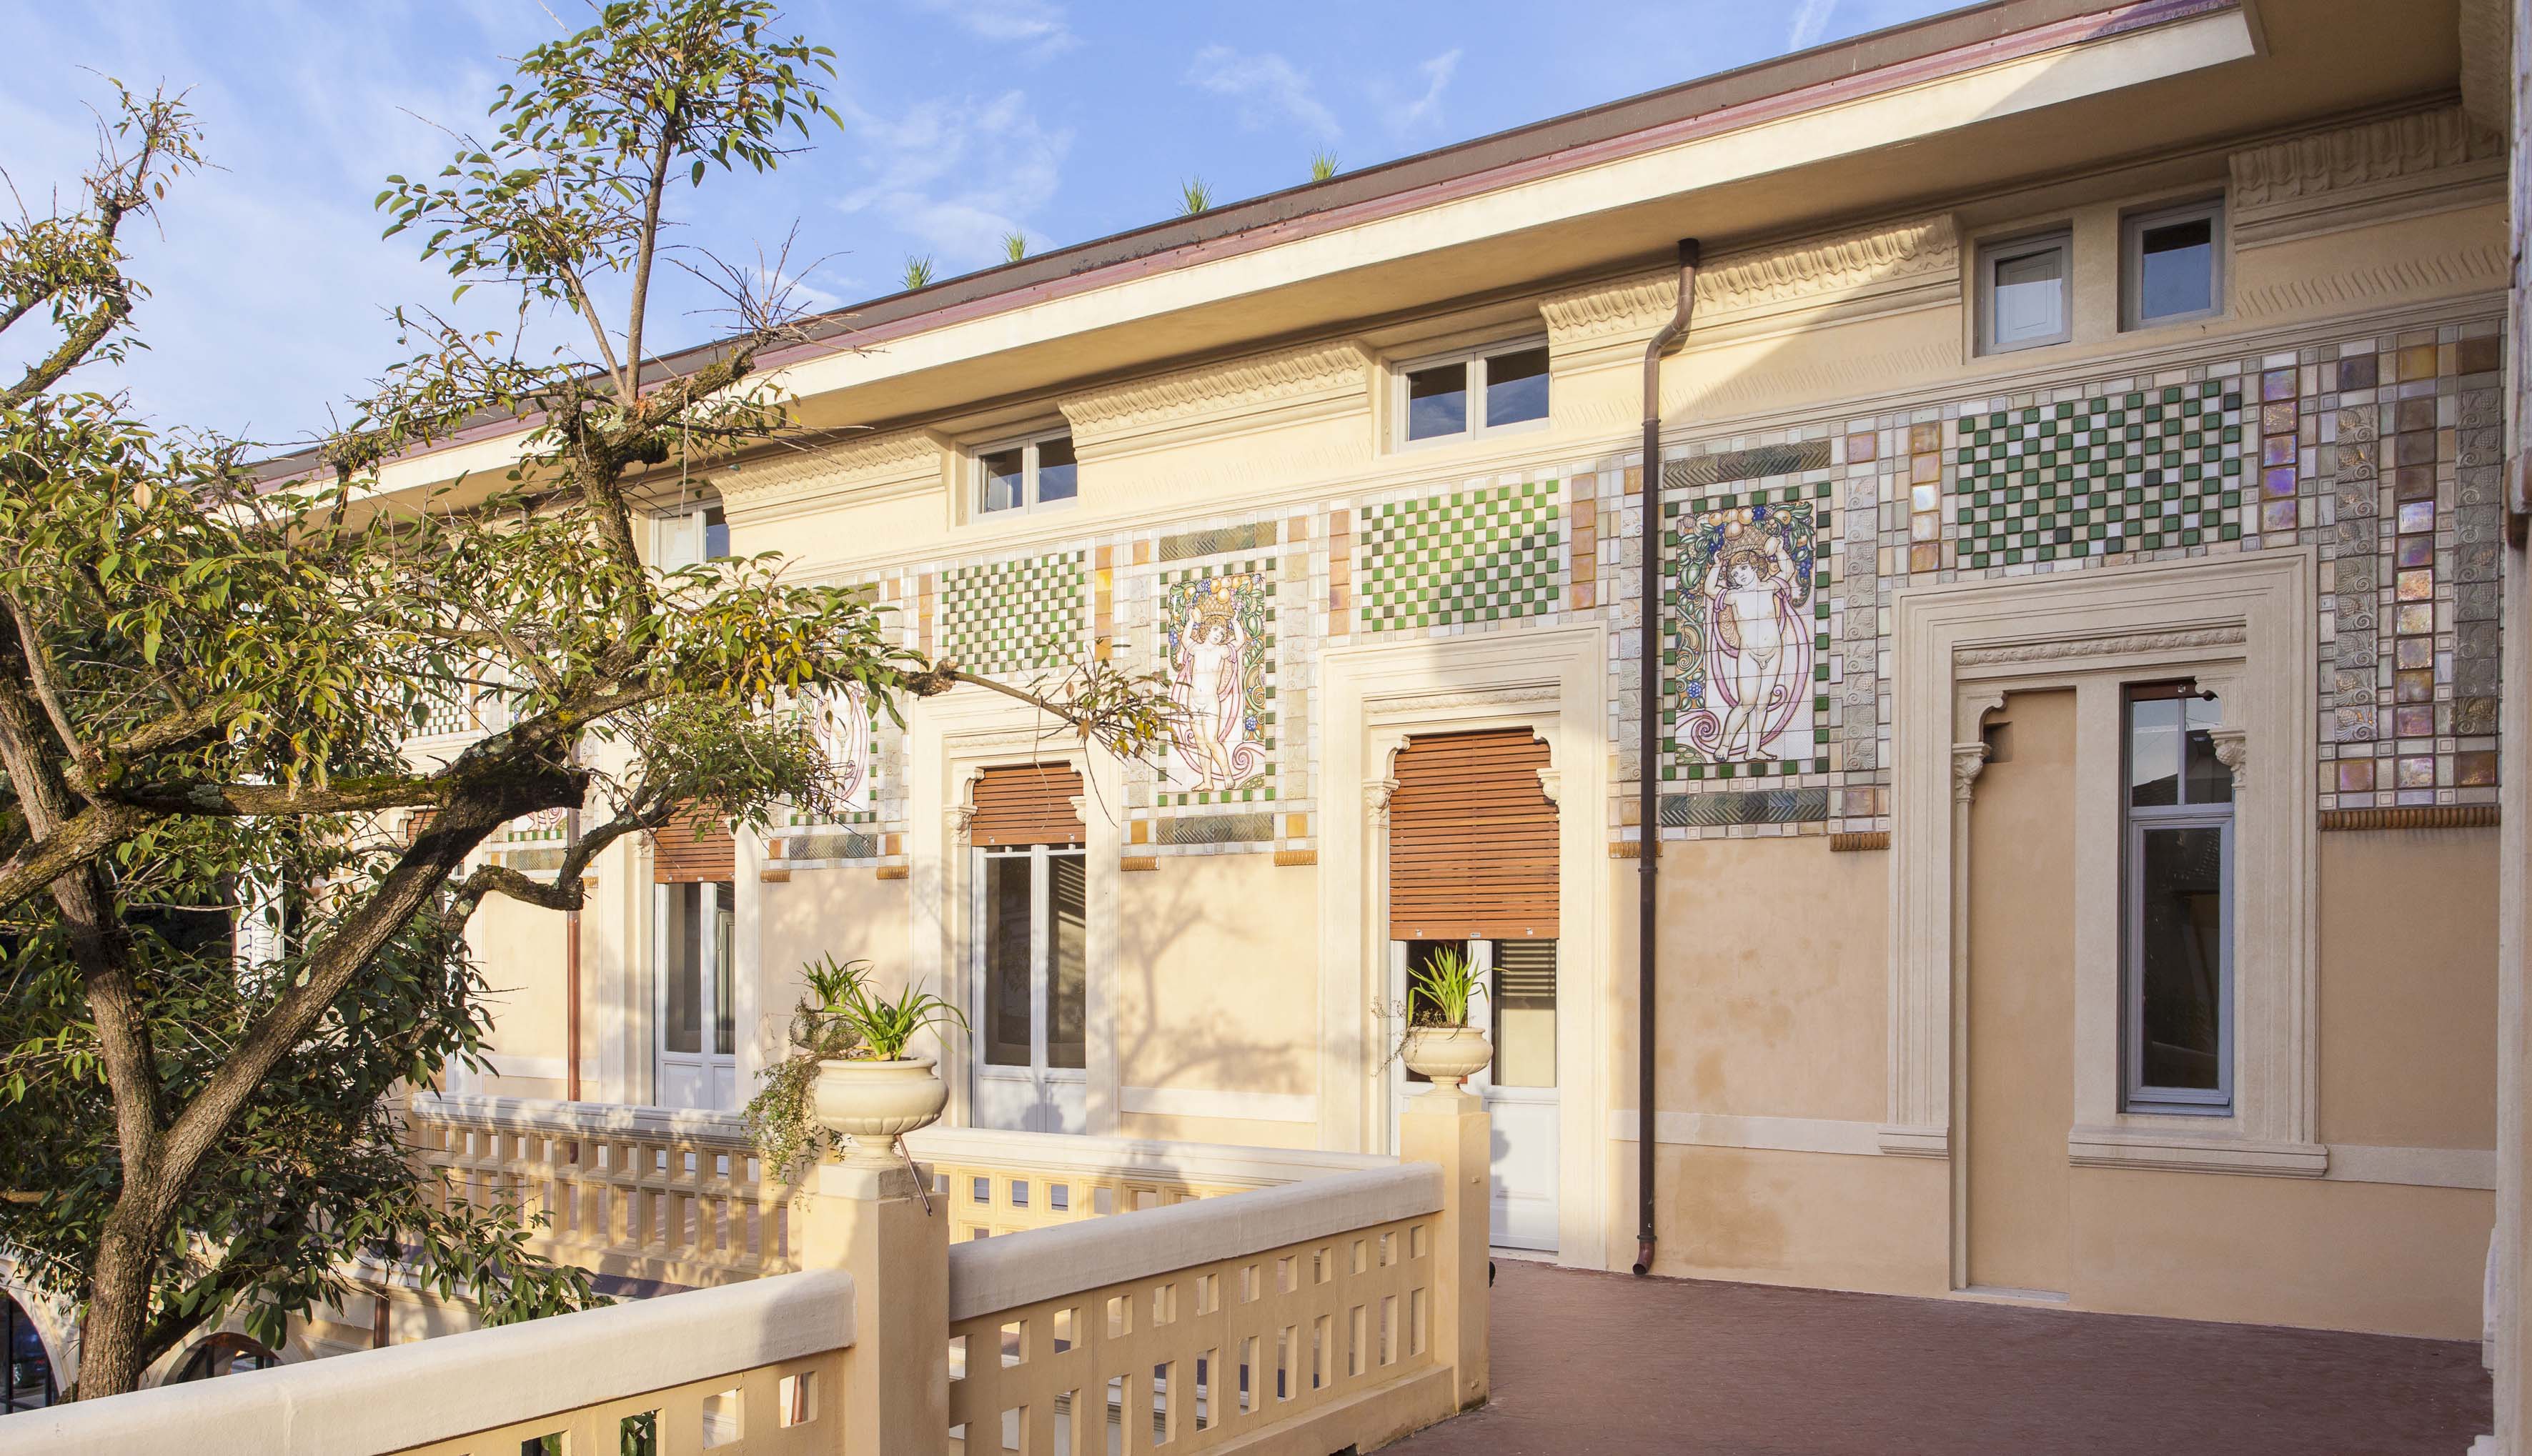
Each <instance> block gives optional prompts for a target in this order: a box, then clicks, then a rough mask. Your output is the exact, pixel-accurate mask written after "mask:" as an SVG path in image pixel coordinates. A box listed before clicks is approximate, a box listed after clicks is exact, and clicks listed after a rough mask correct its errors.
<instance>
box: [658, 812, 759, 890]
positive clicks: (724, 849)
mask: <svg viewBox="0 0 2532 1456" xmlns="http://www.w3.org/2000/svg"><path fill="white" fill-rule="evenodd" d="M698 827H700V828H701V830H702V837H700V838H698V837H696V830H697V828H698ZM737 872H738V846H737V844H736V842H735V841H733V840H732V839H731V838H730V837H729V821H728V820H727V819H724V818H722V817H720V816H719V814H716V813H713V812H710V811H707V810H697V811H696V812H694V813H692V814H687V813H679V814H678V815H677V816H676V817H675V818H673V819H670V820H669V821H668V823H667V827H665V828H662V829H654V830H652V831H651V878H652V880H653V881H655V882H656V883H659V884H663V885H673V884H693V883H699V882H702V881H705V880H716V881H717V880H726V879H730V878H732V877H734V876H735V875H736V874H737Z"/></svg>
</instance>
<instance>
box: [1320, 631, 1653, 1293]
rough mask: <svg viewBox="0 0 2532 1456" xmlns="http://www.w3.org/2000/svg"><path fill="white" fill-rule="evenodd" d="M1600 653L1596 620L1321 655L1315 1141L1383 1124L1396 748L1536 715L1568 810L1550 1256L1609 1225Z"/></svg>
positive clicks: (1552, 780) (1552, 788)
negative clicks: (1380, 1004) (1381, 1009)
mask: <svg viewBox="0 0 2532 1456" xmlns="http://www.w3.org/2000/svg"><path fill="white" fill-rule="evenodd" d="M1608 652H1609V634H1608V631H1607V629H1606V628H1605V627H1604V626H1603V625H1602V624H1600V623H1597V622H1589V623H1582V624H1577V625H1574V626H1568V627H1547V628H1531V629H1525V630H1523V631H1518V632H1504V633H1487V634H1482V635H1472V636H1467V637H1455V638H1417V639H1412V640H1405V641H1398V642H1388V643H1376V644H1363V645H1355V646H1343V647H1336V646H1332V647H1329V648H1327V649H1326V650H1325V651H1324V652H1322V653H1321V655H1320V659H1319V661H1320V685H1319V693H1320V703H1319V709H1320V714H1321V722H1322V724H1323V737H1322V739H1321V747H1320V769H1319V772H1320V782H1319V785H1318V787H1319V789H1320V794H1319V803H1320V805H1321V813H1322V814H1323V815H1324V826H1323V836H1324V837H1323V838H1322V840H1321V842H1320V849H1319V867H1318V868H1319V1038H1318V1040H1319V1044H1318V1048H1317V1055H1318V1125H1319V1140H1318V1141H1319V1147H1320V1148H1325V1149H1328V1150H1331V1151H1349V1152H1352V1151H1370V1150H1376V1149H1377V1148H1379V1147H1380V1145H1381V1144H1382V1143H1383V1142H1384V1141H1385V1139H1386V1137H1387V1124H1388V1118H1387V1115H1386V1106H1385V1099H1386V1096H1387V1091H1386V1087H1387V1084H1386V1082H1385V1081H1384V1080H1383V1078H1382V1077H1381V1076H1380V1074H1379V1069H1380V1064H1381V1061H1382V1053H1383V1051H1384V1050H1385V1048H1384V1047H1382V1046H1381V1044H1380V1036H1381V1031H1382V1026H1383V1024H1382V1023H1381V1022H1380V1021H1379V1020H1377V1019H1376V1018H1375V1016H1374V1014H1373V1010H1372V1008H1373V1006H1374V1003H1375V1002H1376V1001H1378V1000H1379V999H1381V998H1382V996H1383V995H1384V993H1385V992H1386V990H1387V986H1388V975H1389V936H1388V929H1387V916H1386V909H1387V904H1388V886H1389V875H1388V807H1389V796H1390V793H1391V791H1393V790H1394V789H1395V788H1396V787H1397V781H1396V780H1395V779H1394V778H1393V777H1392V776H1391V766H1392V764H1393V763H1394V761H1395V759H1396V756H1397V753H1398V751H1399V750H1400V749H1402V748H1404V747H1405V746H1406V744H1407V739H1408V737H1409V736H1410V734H1421V733H1450V732H1465V731H1469V730H1475V729H1484V728H1527V729H1529V730H1530V731H1532V732H1533V733H1535V734H1536V735H1537V736H1538V737H1539V738H1541V739H1542V740H1544V741H1545V742H1546V744H1547V746H1548V765H1549V766H1548V768H1547V770H1545V771H1544V772H1543V773H1542V774H1541V780H1542V783H1541V787H1542V789H1544V791H1545V792H1546V794H1547V796H1548V798H1549V800H1550V801H1551V802H1553V803H1555V804H1556V805H1557V806H1558V809H1559V812H1558V818H1557V830H1558V858H1557V901H1558V915H1559V918H1560V920H1561V922H1562V924H1561V928H1560V931H1559V934H1558V937H1557V958H1558V967H1557V1028H1556V1053H1557V1066H1558V1078H1557V1081H1558V1083H1559V1088H1558V1092H1559V1107H1558V1119H1557V1121H1558V1127H1557V1143H1558V1180H1557V1182H1558V1187H1557V1207H1558V1211H1557V1223H1558V1233H1559V1249H1558V1254H1557V1258H1558V1260H1559V1261H1560V1262H1564V1263H1573V1264H1583V1265H1587V1266H1590V1267H1599V1266H1601V1265H1602V1264H1603V1263H1604V1262H1605V1247H1606V1244H1607V1239H1608V1233H1607V1230H1606V1229H1605V1228H1604V1227H1603V1226H1602V1225H1603V1218H1602V1210H1603V1207H1604V1204H1605V1200H1606V1185H1607V1182H1608V1159H1609V1149H1608V1140H1607V1138H1606V1137H1605V1136H1604V1129H1605V1127H1606V1125H1607V1121H1608V1098H1609V1088H1608V1086H1607V1077H1608V1062H1609V1058H1608V1056H1607V1055H1606V1050H1607V1048H1606V1047H1605V1046H1604V1045H1603V1039H1604V1036H1605V1033H1604V1018H1605V1015H1606V1008H1607V1004H1608V1003H1609V1000H1610V997H1611V995H1612V993H1613V983H1612V981H1611V978H1610V965H1611V955H1610V948H1609V935H1610V928H1609V926H1610V919H1609V916H1608V913H1607V907H1608V901H1609V860H1608V854H1607V851H1606V849H1605V841H1606V839H1607V837H1608V832H1609V831H1608V826H1607V824H1606V823H1605V822H1604V819H1605V816H1606V812H1605V809H1604V808H1603V807H1604V806H1605V805H1607V804H1608V802H1609V772H1610V755H1609V745H1608V726H1607V723H1606V722H1605V720H1604V719H1605V712H1606V702H1607V697H1606V680H1607V673H1608V668H1609V657H1608Z"/></svg>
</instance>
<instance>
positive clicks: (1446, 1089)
mask: <svg viewBox="0 0 2532 1456" xmlns="http://www.w3.org/2000/svg"><path fill="white" fill-rule="evenodd" d="M1398 1152H1399V1156H1400V1157H1401V1158H1403V1159H1405V1160H1406V1161H1409V1162H1422V1163H1434V1164H1437V1165H1439V1166H1440V1168H1441V1169H1442V1187H1443V1193H1442V1212H1441V1216H1440V1218H1439V1219H1438V1220H1437V1223H1438V1225H1439V1227H1438V1228H1437V1230H1436V1236H1435V1238H1434V1241H1433V1360H1434V1363H1435V1364H1437V1365H1444V1366H1448V1367H1450V1368H1451V1372H1452V1376H1451V1379H1452V1384H1451V1388H1452V1394H1453V1399H1454V1401H1455V1402H1456V1404H1457V1405H1458V1407H1459V1408H1460V1409H1461V1410H1464V1411H1465V1410H1467V1409H1469V1408H1470V1407H1473V1406H1480V1405H1483V1404H1485V1401H1486V1394H1487V1391H1488V1390H1489V1389H1490V1388H1491V1383H1490V1381H1489V1380H1488V1378H1487V1374H1486V1306H1487V1299H1488V1295H1487V1283H1488V1281H1487V1278H1486V1273H1487V1264H1486V1250H1487V1247H1488V1245H1487V1231H1488V1209H1487V1193H1488V1190H1487V1178H1488V1170H1489V1167H1490V1165H1491V1163H1492V1161H1493V1158H1492V1153H1493V1132H1492V1126H1491V1124H1490V1123H1489V1122H1488V1121H1487V1118H1486V1106H1485V1103H1484V1102H1482V1101H1480V1100H1479V1099H1477V1098H1476V1097H1473V1096H1470V1095H1469V1094H1468V1093H1467V1092H1464V1091H1462V1090H1460V1089H1459V1088H1457V1087H1452V1086H1448V1085H1445V1084H1441V1083H1436V1084H1435V1085H1434V1086H1433V1088H1432V1090H1431V1091H1429V1092H1423V1093H1421V1094H1419V1095H1417V1096H1413V1097H1410V1098H1409V1099H1408V1102H1407V1110H1406V1111H1405V1112H1404V1113H1403V1114H1401V1115H1400V1117H1399V1119H1398Z"/></svg>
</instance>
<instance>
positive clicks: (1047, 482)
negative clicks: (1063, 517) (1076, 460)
mask: <svg viewBox="0 0 2532 1456" xmlns="http://www.w3.org/2000/svg"><path fill="white" fill-rule="evenodd" d="M1080 493H1081V481H1080V477H1079V467H1077V466H1075V465H1074V464H1073V463H1072V436H1070V435H1064V436H1061V437H1060V438H1057V439H1052V440H1040V441H1038V442H1037V499H1038V504H1040V505H1044V504H1046V503H1047V502H1048V501H1051V500H1070V499H1072V498H1073V497H1074V496H1075V495H1078V494H1080Z"/></svg>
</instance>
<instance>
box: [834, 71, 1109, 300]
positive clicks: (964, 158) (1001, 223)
mask: <svg viewBox="0 0 2532 1456" xmlns="http://www.w3.org/2000/svg"><path fill="white" fill-rule="evenodd" d="M838 109H840V110H842V111H843V113H844V115H845V117H846V119H847V121H848V122H849V123H850V131H849V135H851V136H853V137H854V138H856V139H858V140H859V141H860V142H861V144H862V148H863V150H862V156H861V159H860V160H861V163H862V165H863V167H864V168H866V169H867V170H868V171H870V172H871V173H872V174H873V175H872V177H871V180H870V181H869V182H868V183H867V184H865V185H864V186H862V187H858V188H855V189H854V190H853V191H851V192H849V193H847V194H845V195H844V196H842V197H839V198H837V199H836V202H835V205H836V207H837V208H838V209H840V210H841V211H843V212H844V213H846V214H848V215H850V214H868V215H870V216H872V217H874V218H876V219H878V220H879V221H881V222H883V223H885V224H887V225H888V226H890V227H892V228H894V229H896V230H897V231H898V232H901V233H904V234H906V235H908V236H909V237H912V238H914V239H915V240H917V241H918V242H920V243H921V244H922V245H923V246H926V247H929V248H932V249H936V250H938V251H939V252H940V253H941V254H942V259H941V261H942V263H943V264H944V267H943V271H944V272H945V273H947V272H957V271H963V270H964V269H966V268H970V267H977V266H981V265H983V264H985V263H989V262H998V261H1000V260H1001V259H1002V256H1003V251H1002V249H1003V244H1002V239H1003V235H1004V234H1005V233H1009V232H1015V231H1026V229H1025V228H1024V227H1023V226H1022V224H1021V223H1020V219H1021V218H1022V217H1024V216H1026V215H1027V214H1029V213H1030V212H1032V211H1035V210H1036V209H1038V208H1040V207H1042V206H1044V205H1045V204H1046V203H1047V201H1048V200H1049V199H1050V198H1052V197H1053V196H1055V190H1056V186H1057V184H1058V183H1059V182H1060V181H1061V180H1062V177H1063V171H1064V158H1065V152H1067V151H1068V150H1070V148H1071V146H1072V134H1071V133H1070V132H1068V131H1057V132H1050V131H1048V130H1046V129H1045V128H1044V127H1042V126H1040V125H1039V124H1038V120H1037V117H1036V114H1035V113H1033V112H1032V111H1030V110H1029V106H1028V97H1027V95H1026V94H1025V93H1024V92H1021V91H1006V92H1004V93H1003V94H1001V95H999V96H995V97H992V98H990V99H988V100H984V101H978V100H975V99H973V98H969V97H951V96H936V97H934V98H932V99H930V100H927V101H923V102H920V103H918V104H916V105H915V106H914V107H913V108H911V109H910V110H908V111H907V112H905V114H904V115H902V116H899V117H896V118H893V119H892V118H886V117H880V116H874V115H872V114H871V113H869V112H866V111H863V110H861V109H860V108H859V107H857V106H855V105H853V104H852V103H851V102H850V101H849V100H846V101H844V102H842V103H841V105H840V106H839V108H838Z"/></svg>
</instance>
